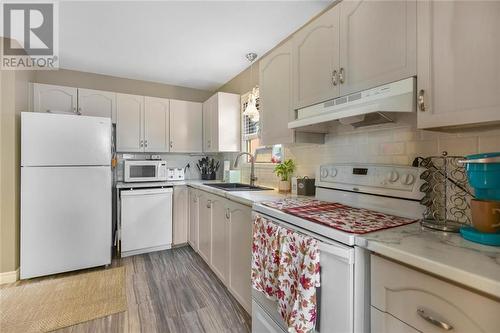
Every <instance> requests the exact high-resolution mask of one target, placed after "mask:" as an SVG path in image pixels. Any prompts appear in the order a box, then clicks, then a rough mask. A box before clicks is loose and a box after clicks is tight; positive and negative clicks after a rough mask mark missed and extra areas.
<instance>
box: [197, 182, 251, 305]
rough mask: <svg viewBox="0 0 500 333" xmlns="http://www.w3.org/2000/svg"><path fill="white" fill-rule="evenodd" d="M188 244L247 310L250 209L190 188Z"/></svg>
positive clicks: (248, 297) (249, 290) (249, 302)
mask: <svg viewBox="0 0 500 333" xmlns="http://www.w3.org/2000/svg"><path fill="white" fill-rule="evenodd" d="M189 244H190V245H191V247H193V249H194V250H195V251H197V252H198V253H199V254H200V256H201V257H202V258H203V260H205V262H206V263H207V264H208V265H209V266H210V268H211V269H212V270H213V271H214V272H215V274H216V275H217V277H218V278H219V279H220V280H221V281H222V282H223V283H224V284H225V286H226V287H227V288H228V289H229V291H230V292H231V294H232V295H233V296H234V297H235V298H236V299H237V300H238V302H239V303H240V304H241V306H242V307H243V308H244V309H245V310H246V311H247V312H248V313H251V312H252V295H251V290H252V289H251V280H250V271H251V259H252V208H251V207H249V206H245V205H242V204H239V203H236V202H233V201H231V200H229V199H226V198H223V197H221V196H218V195H214V194H209V193H207V192H205V191H202V190H196V189H193V188H190V189H189Z"/></svg>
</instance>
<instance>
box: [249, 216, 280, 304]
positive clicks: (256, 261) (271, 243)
mask: <svg viewBox="0 0 500 333" xmlns="http://www.w3.org/2000/svg"><path fill="white" fill-rule="evenodd" d="M281 229H282V228H281V227H280V226H278V225H276V224H274V223H272V222H271V221H269V220H267V219H265V218H263V217H261V216H259V215H256V216H255V217H254V220H253V241H252V273H251V274H252V287H253V288H254V289H255V290H257V291H260V292H262V293H264V295H266V296H267V297H268V298H270V299H273V300H274V299H276V297H275V295H276V288H277V286H278V271H279V251H280V243H279V241H280V238H279V235H280V230H281Z"/></svg>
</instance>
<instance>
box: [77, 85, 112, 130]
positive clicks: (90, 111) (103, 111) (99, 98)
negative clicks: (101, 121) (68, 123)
mask: <svg viewBox="0 0 500 333" xmlns="http://www.w3.org/2000/svg"><path fill="white" fill-rule="evenodd" d="M78 111H79V112H80V113H81V114H82V115H84V116H93V117H105V118H111V121H112V122H113V123H115V122H116V93H114V92H110V91H101V90H92V89H81V88H78Z"/></svg>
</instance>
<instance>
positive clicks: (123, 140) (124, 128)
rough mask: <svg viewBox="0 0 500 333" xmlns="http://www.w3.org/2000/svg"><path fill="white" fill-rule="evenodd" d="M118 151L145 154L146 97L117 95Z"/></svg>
mask: <svg viewBox="0 0 500 333" xmlns="http://www.w3.org/2000/svg"><path fill="white" fill-rule="evenodd" d="M116 110H117V112H116V150H117V151H118V152H143V151H144V140H143V121H144V120H143V117H144V97H143V96H137V95H127V94H117V95H116Z"/></svg>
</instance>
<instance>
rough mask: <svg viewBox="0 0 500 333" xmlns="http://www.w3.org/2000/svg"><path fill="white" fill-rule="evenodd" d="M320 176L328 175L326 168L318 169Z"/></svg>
mask: <svg viewBox="0 0 500 333" xmlns="http://www.w3.org/2000/svg"><path fill="white" fill-rule="evenodd" d="M320 176H321V178H326V177H328V169H327V168H321V170H320Z"/></svg>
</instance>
